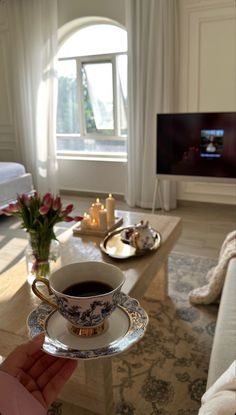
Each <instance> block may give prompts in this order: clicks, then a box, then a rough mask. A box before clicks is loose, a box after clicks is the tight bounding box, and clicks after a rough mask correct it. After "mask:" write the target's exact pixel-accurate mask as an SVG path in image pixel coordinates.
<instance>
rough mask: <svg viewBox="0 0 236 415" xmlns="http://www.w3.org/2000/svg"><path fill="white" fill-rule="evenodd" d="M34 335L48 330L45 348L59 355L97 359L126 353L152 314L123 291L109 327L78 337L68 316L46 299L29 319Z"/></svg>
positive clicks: (139, 335) (143, 330) (28, 323)
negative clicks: (95, 333)
mask: <svg viewBox="0 0 236 415" xmlns="http://www.w3.org/2000/svg"><path fill="white" fill-rule="evenodd" d="M27 325H28V328H29V332H30V336H31V337H34V336H35V335H37V334H38V333H40V332H42V331H45V332H46V336H45V341H44V344H43V350H44V351H45V352H46V353H49V354H51V355H54V356H58V357H69V358H71V359H94V358H99V357H106V356H112V355H116V354H118V353H122V352H124V351H125V350H127V349H128V348H129V347H131V346H132V345H133V344H135V343H136V342H138V341H139V340H140V339H141V338H142V337H143V335H144V333H145V331H146V328H147V325H148V315H147V313H146V312H145V310H144V309H143V308H142V307H141V306H140V304H139V302H138V301H137V300H135V299H133V298H130V297H129V296H128V295H126V294H124V293H123V292H121V293H120V300H119V304H118V306H117V308H116V309H115V311H114V312H113V313H112V315H111V316H110V317H109V327H108V330H107V331H105V332H104V333H102V334H100V335H98V336H95V337H78V336H75V335H73V334H71V333H70V332H69V330H68V327H67V324H66V320H65V319H64V318H63V317H62V316H61V315H60V314H59V313H58V311H54V310H53V309H52V307H50V306H49V305H47V304H45V303H42V304H40V306H39V307H37V308H36V309H35V310H33V311H32V312H31V313H30V315H29V317H28V320H27Z"/></svg>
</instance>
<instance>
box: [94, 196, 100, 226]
mask: <svg viewBox="0 0 236 415" xmlns="http://www.w3.org/2000/svg"><path fill="white" fill-rule="evenodd" d="M101 207H102V204H101V203H100V200H99V198H98V197H97V199H96V203H94V204H93V217H94V219H95V220H96V222H97V223H98V222H99V211H100V210H101Z"/></svg>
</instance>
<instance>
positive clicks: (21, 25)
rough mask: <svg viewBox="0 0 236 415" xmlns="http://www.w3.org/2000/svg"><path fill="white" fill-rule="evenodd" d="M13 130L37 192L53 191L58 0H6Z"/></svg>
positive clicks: (55, 180)
mask: <svg viewBox="0 0 236 415" xmlns="http://www.w3.org/2000/svg"><path fill="white" fill-rule="evenodd" d="M7 11H8V21H9V35H10V36H9V37H10V48H9V53H10V59H11V80H12V91H11V92H12V107H13V116H14V126H15V134H16V139H17V144H18V148H19V154H20V158H21V161H22V162H23V163H24V164H25V166H26V168H27V171H28V172H30V173H32V175H33V181H34V187H35V188H36V190H37V191H38V192H40V193H45V192H47V191H51V192H53V193H56V192H57V161H56V99H57V96H56V93H57V81H56V72H55V64H56V53H57V0H50V1H48V0H8V1H7Z"/></svg>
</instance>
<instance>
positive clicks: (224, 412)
mask: <svg viewBox="0 0 236 415" xmlns="http://www.w3.org/2000/svg"><path fill="white" fill-rule="evenodd" d="M235 413H236V257H233V258H231V259H230V261H229V264H228V267H227V271H226V277H225V281H224V287H223V291H222V294H221V299H220V304H219V311H218V316H217V322H216V329H215V335H214V340H213V347H212V351H211V356H210V363H209V370H208V379H207V388H206V393H205V394H204V395H203V397H202V406H201V408H200V410H199V415H234V414H235Z"/></svg>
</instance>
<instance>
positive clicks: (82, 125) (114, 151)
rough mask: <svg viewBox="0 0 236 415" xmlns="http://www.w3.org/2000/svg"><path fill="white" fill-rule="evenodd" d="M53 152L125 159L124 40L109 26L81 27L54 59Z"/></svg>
mask: <svg viewBox="0 0 236 415" xmlns="http://www.w3.org/2000/svg"><path fill="white" fill-rule="evenodd" d="M57 151H58V153H59V154H67V155H68V154H75V153H77V154H78V153H79V155H81V156H93V155H94V156H95V157H97V156H104V157H111V156H112V157H117V158H119V157H124V156H126V154H127V34H126V31H125V30H124V29H122V28H121V27H119V26H116V25H113V24H107V23H106V24H104V23H99V24H93V25H89V26H86V27H81V28H80V29H79V30H77V31H76V32H74V33H73V34H72V35H70V37H68V38H67V40H66V41H65V42H64V43H63V44H62V46H61V48H60V50H59V54H58V105H57Z"/></svg>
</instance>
